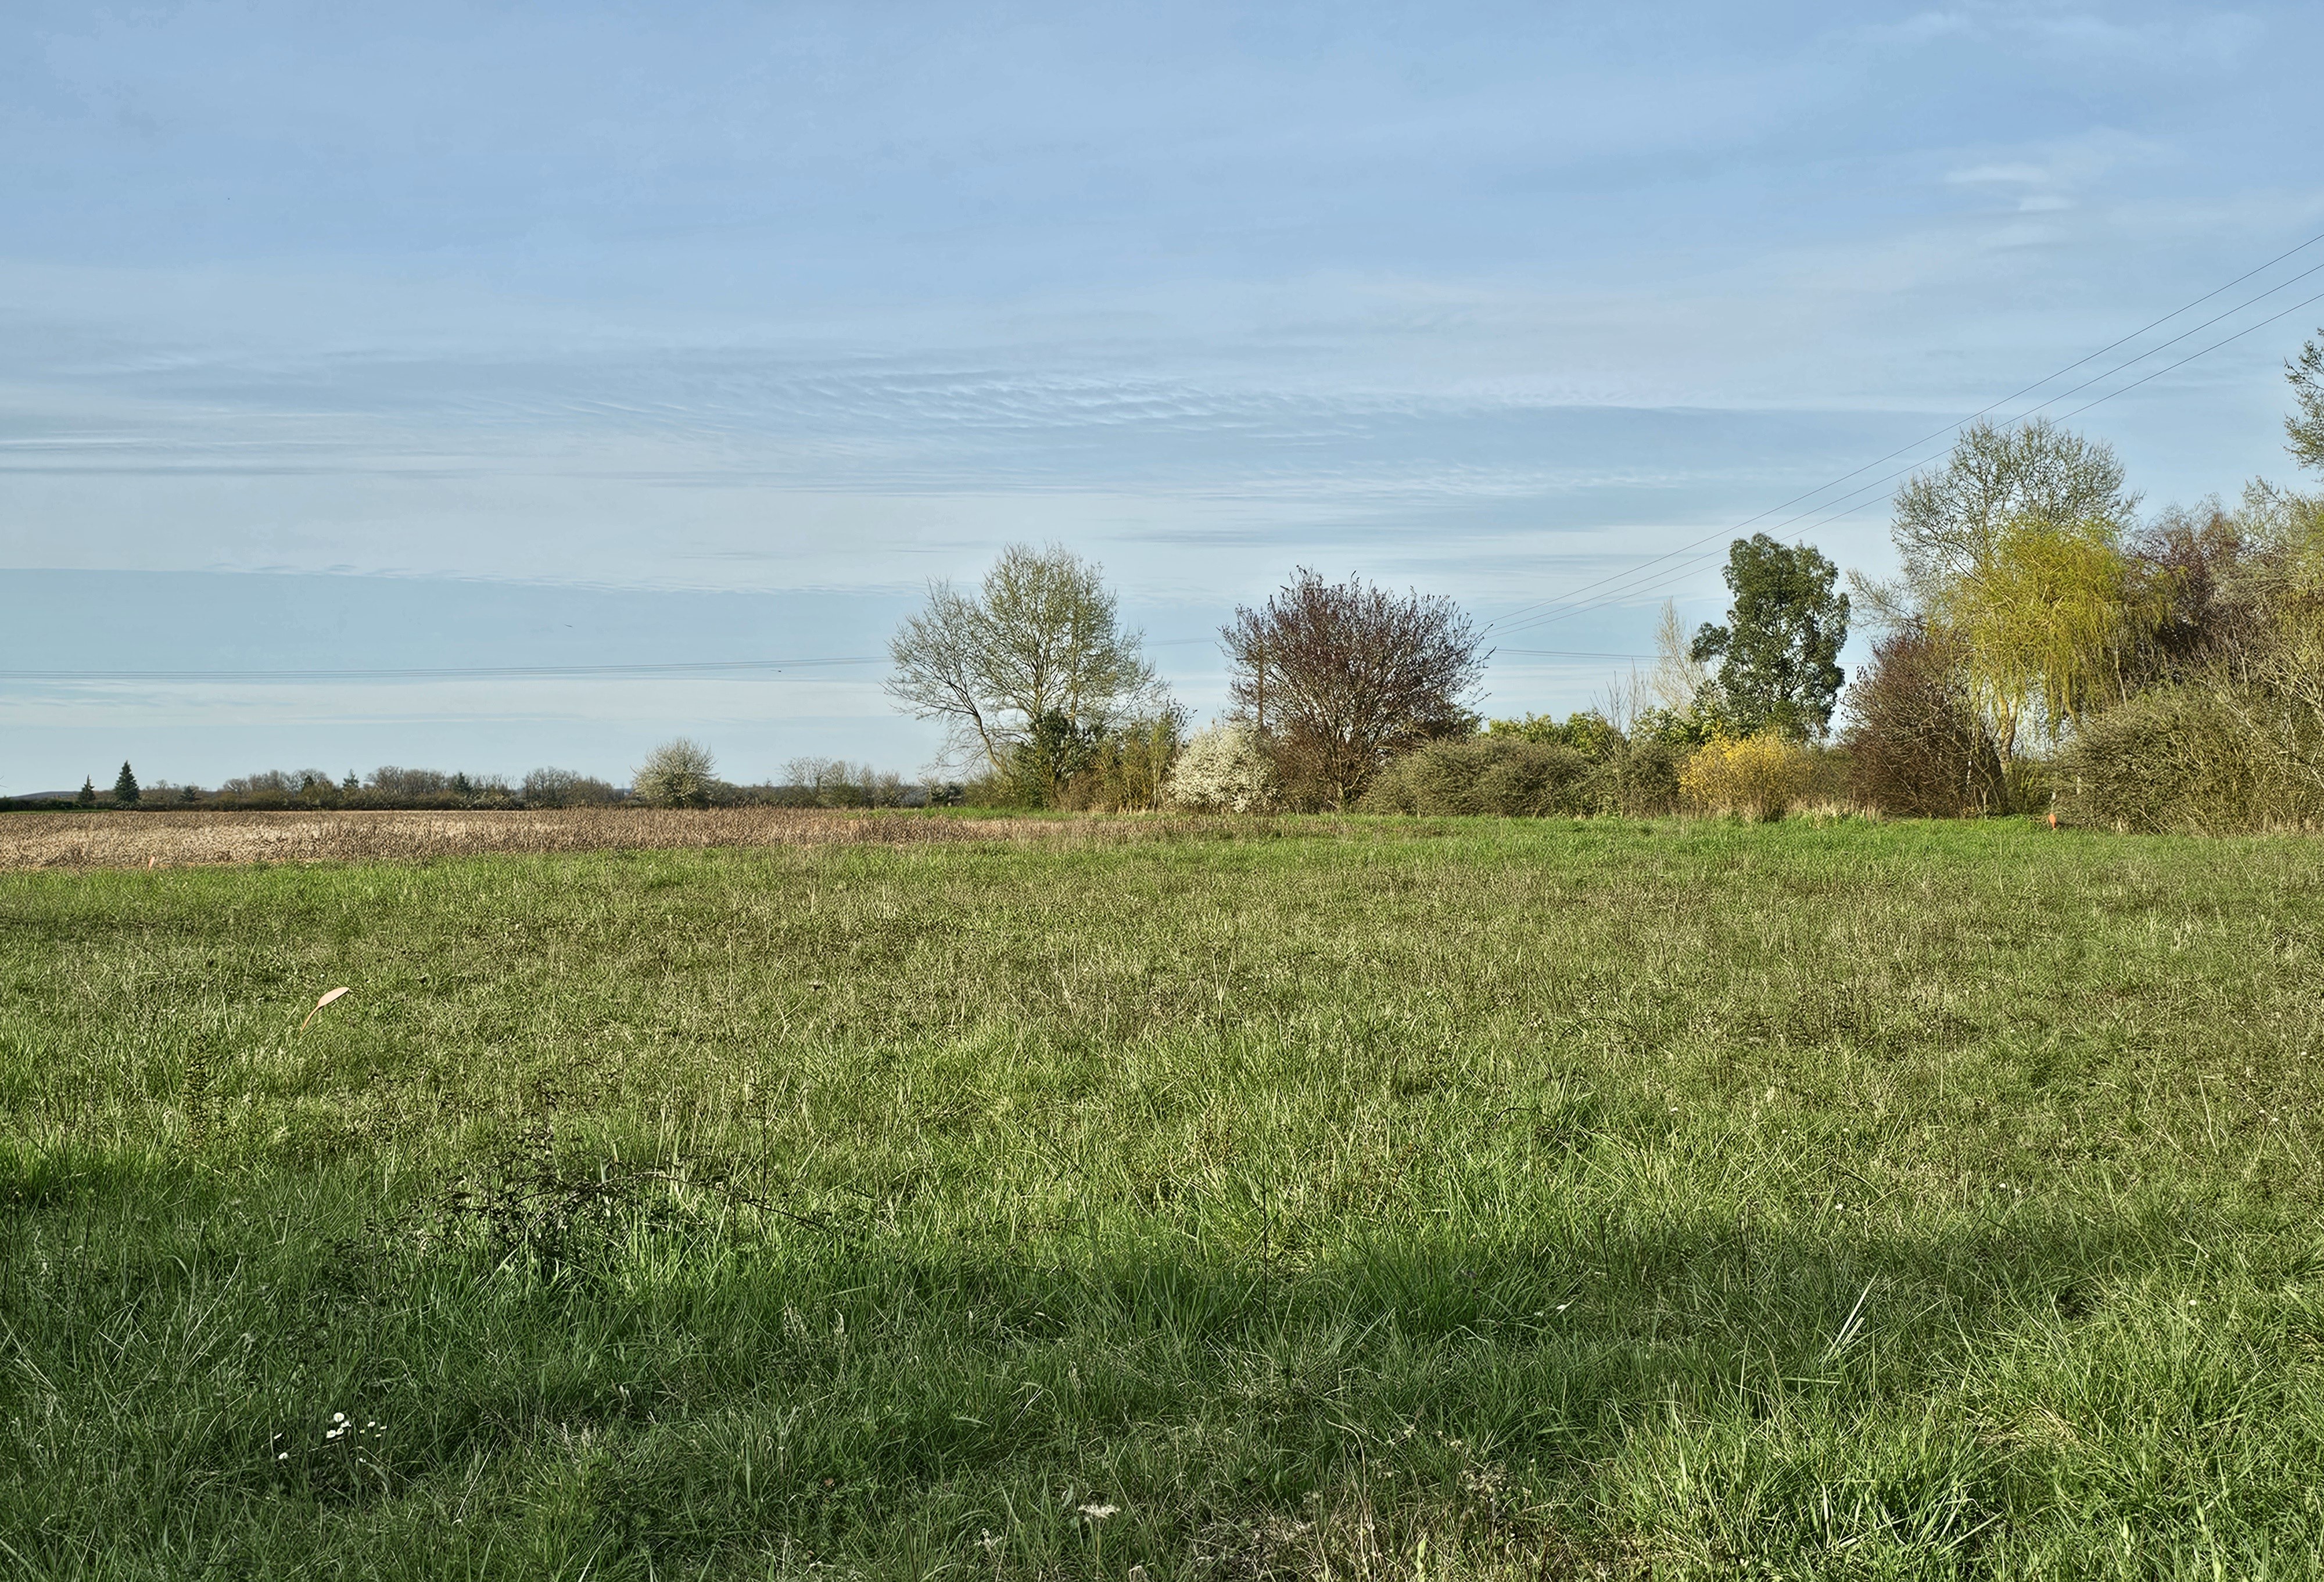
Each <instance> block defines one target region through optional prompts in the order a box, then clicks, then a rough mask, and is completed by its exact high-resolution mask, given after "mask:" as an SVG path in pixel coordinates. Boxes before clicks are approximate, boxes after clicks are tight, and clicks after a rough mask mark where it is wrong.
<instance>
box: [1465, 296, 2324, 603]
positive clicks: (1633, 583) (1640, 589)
mask: <svg viewBox="0 0 2324 1582" xmlns="http://www.w3.org/2000/svg"><path fill="white" fill-rule="evenodd" d="M2318 268H2319V269H2324V265H2319V266H2318ZM2314 272H2315V271H2314V270H2310V271H2303V273H2302V274H2301V275H2295V276H2293V277H2292V279H2293V280H2299V279H2302V278H2304V277H2305V275H2306V274H2312V273H2314ZM2290 283H2291V281H2285V282H2284V284H2286V285H2289V284H2290ZM2273 290H2282V287H2276V288H2273ZM2273 290H2270V291H2264V292H2262V293H2260V296H2259V297H2257V298H2254V299H2252V301H2250V302H2246V303H2244V304H2242V305H2241V308H2248V307H2250V306H2252V305H2253V303H2254V302H2257V301H2259V300H2260V299H2263V298H2265V297H2267V296H2270V295H2273ZM2318 302H2324V291H2319V292H2318V293H2317V294H2316V295H2314V296H2311V297H2308V298H2306V299H2302V300H2301V301H2298V302H2294V303H2293V304H2292V306H2291V307H2289V308H2280V309H2278V310H2277V311H2276V312H2274V313H2272V314H2270V315H2268V316H2267V317H2265V318H2262V319H2255V320H2254V321H2253V322H2252V323H2250V324H2247V325H2246V326H2244V327H2243V328H2241V329H2239V330H2236V331H2235V332H2234V333H2233V334H2230V335H2226V336H2221V337H2220V338H2219V339H2218V340H2216V341H2213V342H2212V343H2211V344H2210V345H2208V346H2204V347H2202V348H2201V349H2200V350H2199V351H2194V352H2190V353H2189V354H2187V355H2186V356H2184V357H2181V358H2180V359H2178V360H2177V361H2176V362H2173V363H2166V364H2164V365H2163V367H2160V368H2157V369H2154V370H2153V371H2152V372H2150V373H2144V374H2142V375H2140V376H2139V377H2138V378H2136V379H2135V380H2133V381H2131V382H2129V383H2128V384H2126V385H2124V386H2122V387H2121V388H2120V389H2119V390H2113V391H2107V393H2106V394H2105V395H2102V396H2099V397H2098V398H2097V399H2096V400H2089V401H2085V402H2083V403H2082V404H2081V405H2080V406H2079V407H2076V408H2075V409H2073V410H2072V411H2070V412H2066V413H2063V414H2061V417H2060V418H2059V420H2060V421H2061V422H2062V421H2063V420H2064V419H2065V418H2073V417H2079V416H2080V414H2082V413H2084V412H2087V411H2089V409H2091V408H2092V407H2097V406H2102V405H2104V404H2105V403H2106V402H2107V401H2110V400H2114V399H2115V398H2116V396H2120V395H2126V394H2128V393H2129V392H2130V391H2134V390H2136V389H2137V388H2138V387H2139V386H2140V385H2142V384H2144V383H2146V382H2148V381H2150V380H2154V379H2159V378H2161V377H2162V376H2163V374H2166V373H2171V372H2172V371H2173V370H2174V369H2179V368H2183V367H2185V366H2186V365H2187V364H2188V363H2192V362H2194V361H2195V360H2196V359H2197V358H2199V357H2203V356H2207V355H2209V354H2211V353H2213V352H2216V351H2218V349H2219V348H2220V347H2221V346H2224V345H2227V344H2228V343H2229V342H2230V341H2236V340H2240V339H2242V338H2243V337H2244V336H2247V335H2249V334H2251V333H2252V332H2253V331H2255V330H2259V329H2264V328H2266V327H2268V326H2269V325H2271V324H2273V323H2275V322H2276V321H2277V320H2278V319H2281V318H2288V317H2291V316H2292V314H2294V313H2297V312H2299V311H2300V310H2301V308H2308V307H2310V306H2313V305H2314V304H2316V303H2318ZM2241 308H2231V309H2229V313H2230V314H2232V313H2235V312H2239V311H2241ZM2219 317H2227V315H2225V314H2223V315H2221V316H2219ZM2216 323H2218V318H2212V319H2209V320H2207V321H2206V322H2205V324H2204V325H2200V326H2198V327H2197V328H2204V327H2208V326H2209V325H2211V324H2216ZM2190 333H2191V332H2190ZM2185 338H2186V336H2185V335H2179V336H2172V339H2171V340H2170V341H2166V342H2164V343H2163V345H2174V344H2176V343H2177V342H2178V341H2181V340H2184V339H2185ZM2162 349H2163V348H2162V346H2157V347H2155V348H2153V350H2152V351H2148V352H2144V353H2141V354H2139V355H2138V356H2136V357H2133V358H2130V359H2128V360H2127V361H2126V362H2124V363H2118V364H2117V365H2116V367H2114V368H2113V369H2111V370H2109V371H2108V372H2109V373H2121V372H2122V371H2123V370H2124V369H2126V368H2128V367H2130V366H2131V365H2132V364H2134V363H2140V362H2144V360H2145V359H2146V358H2147V357H2149V356H2152V355H2153V352H2154V351H2160V350H2162ZM2098 377H2099V378H2105V377H2107V375H2105V374H2101V375H2099V376H2098ZM2094 382H2096V381H2086V382H2084V383H2082V384H2080V385H2077V386H2076V387H2075V390H2074V391H2063V392H2061V394H2059V395H2056V396H2052V398H2051V399H2050V400H2048V401H2044V402H2043V403H2042V406H2048V405H2050V404H2052V402H2054V401H2058V400H2064V399H2065V397H2066V396H2069V395H2071V394H2074V393H2075V391H2081V390H2087V389H2089V385H2090V384H2091V383H2094ZM2041 409H2042V407H2033V408H2029V409H2027V410H2025V411H2024V412H2021V413H2019V414H2018V415H2017V416H2016V417H2015V418H2011V419H2010V421H2011V422H2012V423H2018V422H2023V421H2024V419H2025V418H2030V417H2032V416H2033V415H2034V414H2035V413H2037V412H2039V411H2040V410H2041ZM1923 443H1925V441H1924V442H1923ZM1908 448H1910V447H1908ZM1884 459H1885V458H1884ZM1873 465H1875V466H1877V465H1878V463H1877V462H1876V463H1874V464H1873ZM1920 465H1921V463H1918V462H1914V463H1910V464H1906V465H1904V466H1903V467H1900V468H1898V469H1897V470H1896V471H1895V472H1893V473H1889V474H1885V475H1884V476H1882V477H1879V478H1876V479H1874V480H1873V481H1872V482H1871V483H1865V484H1859V485H1858V487H1857V488H1855V489H1853V490H1850V491H1849V492H1848V493H1847V494H1845V495H1843V496H1841V497H1840V499H1839V500H1837V501H1831V502H1828V503H1827V504H1824V505H1821V506H1816V507H1813V508H1812V509H1811V510H1805V511H1802V512H1801V513H1799V514H1798V515H1797V516H1794V517H1790V518H1788V519H1786V520H1784V521H1781V522H1778V523H1776V524H1775V530H1776V531H1778V532H1780V531H1782V530H1783V529H1785V528H1788V527H1791V526H1792V525H1794V523H1797V522H1802V521H1805V522H1806V523H1807V526H1805V527H1804V528H1802V529H1800V530H1799V531H1798V532H1797V533H1794V534H1793V535H1792V538H1793V539H1794V541H1795V542H1796V541H1797V540H1799V539H1801V538H1805V537H1806V536H1807V535H1808V534H1809V533H1812V532H1813V531H1814V530H1815V529H1817V528H1819V527H1824V526H1828V525H1829V524H1830V523H1831V522H1833V521H1836V520H1839V519H1840V518H1841V517H1843V516H1846V515H1849V514H1850V513H1852V512H1855V511H1858V510H1863V509H1864V508H1865V507H1867V506H1868V505H1872V504H1875V503H1877V501H1880V500H1883V499H1886V498H1887V497H1888V496H1891V495H1894V494H1895V488H1894V487H1889V488H1886V489H1883V488H1882V485H1884V484H1887V485H1893V484H1894V483H1895V481H1896V480H1897V479H1900V478H1903V477H1904V475H1905V474H1909V473H1911V472H1913V471H1914V470H1915V469H1916V468H1917V467H1919V466H1920ZM1863 470H1864V469H1862V468H1858V472H1861V471H1863ZM1827 487H1829V485H1827ZM1874 491H1879V492H1878V493H1874ZM1817 492H1821V491H1816V490H1811V491H1810V493H1811V494H1812V493H1817ZM1859 495H1862V496H1867V498H1863V499H1858V496H1859ZM1802 498H1805V497H1804V496H1803V497H1802ZM1763 514H1764V513H1763ZM1810 519H1814V520H1810ZM1747 525H1748V524H1747ZM1726 536H1727V535H1726V534H1725V533H1724V532H1720V533H1713V534H1711V536H1710V538H1698V539H1696V540H1695V541H1694V542H1693V543H1692V544H1687V545H1682V546H1681V547H1679V548H1677V549H1674V550H1672V551H1670V552H1669V554H1665V555H1661V556H1656V557H1655V560H1654V561H1649V562H1647V563H1646V566H1655V565H1656V564H1658V563H1659V562H1662V561H1665V560H1668V559H1670V558H1671V557H1672V556H1675V555H1683V554H1685V553H1686V551H1687V550H1689V549H1692V548H1695V547H1700V546H1701V545H1703V544H1707V543H1710V542H1711V540H1712V539H1716V538H1725V537H1726ZM1719 554H1720V552H1719V551H1717V550H1712V551H1711V552H1709V553H1707V554H1703V555H1697V556H1692V557H1691V558H1689V559H1687V560H1684V561H1682V562H1680V563H1679V564H1678V565H1677V566H1667V567H1665V568H1664V569H1663V570H1661V571H1658V572H1653V573H1651V575H1646V576H1645V577H1644V578H1643V580H1635V579H1638V578H1639V575H1640V574H1641V573H1642V572H1645V571H1646V567H1643V566H1642V567H1634V568H1632V570H1631V571H1628V572H1624V573H1620V574H1618V575H1615V576H1611V577H1603V578H1600V580H1599V582H1598V583H1595V584H1590V586H1591V587H1602V586H1604V584H1608V583H1626V584H1629V585H1627V586H1621V587H1613V588H1608V589H1607V591H1605V592H1604V593H1600V594H1598V595H1597V596H1596V597H1594V598H1591V599H1586V600H1582V599H1577V600H1575V601H1574V602H1572V603H1571V604H1568V605H1566V606H1563V607H1561V608H1559V609H1555V610H1551V611H1546V612H1543V613H1542V614H1539V615H1535V616H1533V617H1530V618H1528V619H1526V620H1525V621H1519V622H1517V623H1516V624H1515V625H1513V626H1505V627H1504V628H1503V630H1508V631H1512V632H1516V631H1527V630H1535V629H1537V628H1539V627H1542V626H1546V625H1549V624H1552V623H1554V622H1555V621H1565V620H1570V619H1572V617H1574V616H1577V615H1587V614H1591V613H1593V612H1597V611H1599V610H1603V609H1608V608H1610V607H1611V606H1613V605H1615V604H1618V603H1621V602H1625V601H1627V600H1630V599H1635V598H1637V597H1639V596H1640V595H1642V594H1646V593H1660V592H1663V591H1665V589H1668V588H1670V587H1672V586H1674V585H1675V584H1677V583H1678V582H1680V581H1683V580H1684V579H1685V578H1686V577H1687V576H1688V575H1691V574H1692V572H1693V571H1694V569H1695V568H1696V567H1698V566H1702V565H1703V564H1705V563H1706V562H1709V561H1713V560H1716V559H1718V558H1719ZM1583 591H1586V590H1580V589H1578V590H1576V592H1577V593H1580V592H1583Z"/></svg>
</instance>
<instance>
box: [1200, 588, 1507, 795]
mask: <svg viewBox="0 0 2324 1582" xmlns="http://www.w3.org/2000/svg"><path fill="white" fill-rule="evenodd" d="M1220 636H1221V637H1222V639H1223V640H1224V643H1225V647H1226V653H1227V660H1228V663H1229V665H1230V666H1231V669H1232V694H1233V697H1234V703H1235V711H1236V717H1237V718H1238V719H1240V720H1243V721H1247V722H1249V723H1250V726H1251V728H1252V730H1253V731H1256V732H1257V733H1258V735H1259V739H1260V740H1261V741H1263V742H1265V743H1266V744H1267V747H1268V751H1269V752H1270V753H1271V754H1272V755H1273V757H1274V759H1275V762H1276V766H1277V771H1278V773H1279V774H1280V775H1281V777H1282V779H1283V781H1284V784H1285V786H1286V790H1288V791H1290V792H1291V793H1292V794H1293V795H1294V796H1296V797H1297V798H1298V799H1300V800H1302V801H1305V802H1306V803H1309V804H1310V805H1323V806H1329V807H1346V806H1348V805H1350V804H1351V803H1353V802H1354V801H1355V800H1356V799H1357V798H1358V797H1360V796H1362V795H1363V791H1364V787H1365V786H1367V785H1369V783H1370V781H1371V777H1372V776H1373V775H1374V774H1376V773H1378V772H1379V768H1380V766H1381V765H1382V764H1384V763H1386V762H1387V761H1388V759H1390V758H1391V757H1393V756H1395V755H1396V754H1397V753H1398V752H1401V751H1403V750H1406V749H1407V748H1410V747H1413V746H1416V745H1417V744H1418V743H1420V742H1422V741H1425V740H1431V739H1433V738H1436V737H1441V736H1452V735H1464V734H1466V733H1467V732H1468V731H1471V730H1474V729H1475V727H1476V716H1475V715H1474V714H1472V713H1469V712H1468V711H1467V709H1466V708H1465V707H1464V706H1463V705H1464V704H1465V702H1466V700H1467V699H1468V697H1469V696H1470V694H1471V693H1473V692H1474V690H1475V688H1476V685H1477V683H1478V681H1479V679H1480V677H1481V676H1482V675H1483V673H1484V656H1482V655H1480V652H1479V651H1478V646H1479V643H1480V637H1479V634H1478V632H1477V630H1476V627H1475V626H1474V625H1473V624H1472V623H1471V621H1470V620H1469V617H1468V616H1467V615H1466V614H1464V613H1463V612H1462V610H1461V608H1460V606H1458V605H1457V604H1454V603H1453V602H1452V601H1451V600H1449V599H1445V598H1442V597H1438V596H1434V595H1425V594H1420V593H1405V594H1402V595H1398V594H1395V593H1389V592H1388V591H1387V590H1386V589H1383V588H1379V587H1374V586H1371V585H1369V584H1366V583H1364V582H1362V581H1361V580H1360V579H1358V578H1354V577H1351V578H1350V579H1349V580H1348V581H1346V582H1344V583H1327V582H1325V581H1324V580H1323V578H1322V577H1321V576H1319V575H1316V574H1315V573H1314V572H1313V571H1310V570H1308V569H1307V568H1306V567H1305V566H1302V567H1301V568H1300V570H1299V572H1298V575H1296V576H1295V577H1294V578H1293V579H1292V580H1291V581H1290V582H1289V583H1288V584H1286V585H1285V586H1284V587H1283V588H1282V589H1280V590H1279V591H1277V593H1275V595H1274V596H1273V597H1271V598H1270V599H1268V602H1266V604H1264V605H1263V606H1261V607H1260V608H1259V609H1257V610H1252V609H1249V608H1243V609H1239V610H1237V611H1236V612H1235V618H1234V620H1233V621H1231V622H1230V623H1228V624H1227V625H1226V626H1224V627H1222V629H1220Z"/></svg>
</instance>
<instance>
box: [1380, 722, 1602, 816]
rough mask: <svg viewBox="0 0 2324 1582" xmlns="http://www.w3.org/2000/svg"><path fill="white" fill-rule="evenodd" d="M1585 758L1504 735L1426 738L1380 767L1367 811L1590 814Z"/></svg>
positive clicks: (1564, 749)
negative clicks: (1416, 747) (1418, 745)
mask: <svg viewBox="0 0 2324 1582" xmlns="http://www.w3.org/2000/svg"><path fill="white" fill-rule="evenodd" d="M1591 768H1592V766H1591V761H1590V759H1588V758H1587V757H1585V756H1584V755H1583V754H1582V753H1581V752H1579V751H1577V750H1574V749H1573V748H1571V747H1563V746H1554V745H1552V744H1550V743H1548V742H1543V741H1527V740H1524V739H1522V738H1520V737H1516V736H1510V735H1500V736H1490V735H1488V736H1475V737H1471V738H1470V739H1469V740H1466V741H1433V742H1430V743H1429V744H1427V745H1426V746H1425V747H1422V748H1420V749H1418V750H1416V751H1413V752H1408V753H1406V754H1405V755H1404V756H1403V757H1402V758H1399V759H1396V760H1395V761H1393V762H1392V763H1390V764H1389V765H1388V768H1385V769H1382V770H1381V771H1380V772H1379V776H1378V777H1376V778H1375V779H1374V780H1373V782H1372V786H1371V788H1370V790H1369V791H1368V792H1367V793H1366V794H1365V796H1364V800H1363V803H1362V807H1363V808H1364V810H1365V811H1366V812H1369V813H1408V814H1499V815H1500V816H1502V817H1505V818H1545V817H1552V816H1555V815H1559V814H1584V813H1590V812H1593V811H1595V809H1594V806H1593V802H1592V797H1591V790H1592V786H1591Z"/></svg>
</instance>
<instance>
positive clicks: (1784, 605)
mask: <svg viewBox="0 0 2324 1582" xmlns="http://www.w3.org/2000/svg"><path fill="white" fill-rule="evenodd" d="M1726 576H1727V590H1728V593H1729V594H1730V595H1732V596H1733V598H1734V601H1735V602H1734V606H1733V607H1732V608H1731V609H1729V611H1728V612H1727V624H1726V625H1724V626H1705V627H1703V628H1701V630H1698V631H1697V632H1696V633H1695V634H1694V645H1693V648H1692V657H1693V658H1695V659H1696V660H1698V661H1703V660H1710V659H1717V660H1719V661H1720V666H1719V674H1718V676H1716V677H1715V678H1714V681H1713V685H1715V686H1716V687H1717V689H1718V693H1719V698H1718V702H1719V704H1720V706H1721V709H1722V711H1723V713H1725V714H1726V715H1727V717H1728V718H1729V720H1730V721H1731V722H1733V724H1734V726H1735V729H1736V730H1737V731H1739V732H1740V733H1741V734H1743V735H1745V736H1757V735H1758V734H1760V733H1761V732H1762V731H1775V732H1776V733H1778V734H1779V735H1782V736H1784V737H1786V738H1788V739H1790V740H1805V739H1806V738H1808V737H1811V736H1819V737H1820V736H1821V735H1822V734H1823V733H1824V732H1825V731H1827V730H1828V729H1830V727H1831V711H1832V705H1833V704H1834V703H1836V702H1837V701H1838V700H1839V697H1840V683H1841V682H1842V681H1843V680H1845V679H1846V676H1845V675H1844V674H1843V673H1842V671H1841V670H1840V648H1841V646H1842V645H1843V644H1845V643H1846V642H1847V641H1848V595H1847V594H1846V593H1839V592H1836V591H1835V588H1836V584H1838V582H1839V580H1840V569H1839V567H1837V566H1833V565H1832V563H1831V561H1829V560H1826V559H1825V558H1824V557H1823V556H1822V555H1821V554H1819V553H1818V552H1817V551H1815V550H1814V549H1812V548H1810V547H1807V546H1806V545H1804V544H1802V545H1798V546H1793V545H1788V544H1779V543H1777V542H1776V541H1775V539H1773V538H1769V537H1767V535H1766V534H1765V533H1754V534H1752V535H1751V536H1750V537H1749V538H1738V539H1736V540H1735V542H1734V543H1733V544H1732V545H1730V546H1729V548H1728V551H1727V572H1726Z"/></svg>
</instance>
